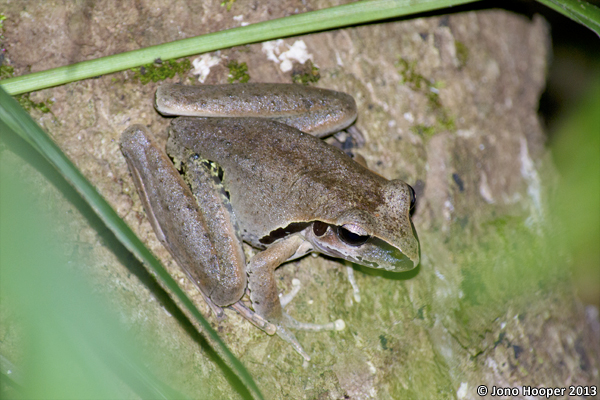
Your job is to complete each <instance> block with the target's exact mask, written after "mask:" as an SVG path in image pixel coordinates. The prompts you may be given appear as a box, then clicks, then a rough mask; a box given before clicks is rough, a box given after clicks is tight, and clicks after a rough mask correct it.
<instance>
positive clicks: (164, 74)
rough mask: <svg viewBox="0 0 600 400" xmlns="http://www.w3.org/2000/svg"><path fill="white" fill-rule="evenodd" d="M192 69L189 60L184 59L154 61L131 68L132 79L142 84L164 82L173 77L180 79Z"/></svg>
mask: <svg viewBox="0 0 600 400" xmlns="http://www.w3.org/2000/svg"><path fill="white" fill-rule="evenodd" d="M191 67H192V65H191V63H190V60H188V59H187V58H184V59H183V60H181V61H180V62H177V61H174V60H168V61H162V60H160V59H158V60H156V61H155V62H154V63H152V64H146V65H142V66H141V67H137V68H132V69H131V70H132V71H133V73H134V75H133V79H134V80H138V79H139V81H140V82H141V83H142V84H143V85H145V84H147V83H149V82H159V81H164V80H165V79H167V78H173V77H174V76H175V75H179V76H180V77H181V76H183V75H185V74H186V73H187V72H188V71H189V70H190V68H191Z"/></svg>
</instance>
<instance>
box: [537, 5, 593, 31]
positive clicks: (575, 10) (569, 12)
mask: <svg viewBox="0 0 600 400" xmlns="http://www.w3.org/2000/svg"><path fill="white" fill-rule="evenodd" d="M538 1H539V2H540V3H542V4H544V5H546V6H548V7H550V8H552V9H553V10H555V11H558V12H559V13H561V14H563V15H565V16H566V17H569V18H571V19H572V20H573V21H575V22H578V23H580V24H582V25H584V26H586V27H588V28H589V29H591V30H592V31H594V32H595V33H596V35H598V36H600V8H598V7H596V6H595V5H593V4H591V3H588V2H587V1H583V0H538Z"/></svg>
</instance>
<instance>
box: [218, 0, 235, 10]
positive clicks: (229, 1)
mask: <svg viewBox="0 0 600 400" xmlns="http://www.w3.org/2000/svg"><path fill="white" fill-rule="evenodd" d="M233 3H235V0H225V1H223V2H221V7H227V11H231V7H233Z"/></svg>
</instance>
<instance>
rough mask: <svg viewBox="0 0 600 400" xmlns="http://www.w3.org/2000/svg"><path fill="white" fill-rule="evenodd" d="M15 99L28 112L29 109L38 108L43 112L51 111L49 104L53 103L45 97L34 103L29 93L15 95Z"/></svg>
mask: <svg viewBox="0 0 600 400" xmlns="http://www.w3.org/2000/svg"><path fill="white" fill-rule="evenodd" d="M15 99H16V100H17V101H18V102H19V104H20V105H21V107H23V108H24V109H25V110H27V111H28V112H29V111H31V110H38V111H41V112H42V113H44V114H47V113H51V112H52V111H51V110H50V106H51V105H52V104H54V102H53V101H52V100H50V99H46V101H40V102H39V103H36V102H35V101H33V100H31V98H30V93H24V94H19V95H17V96H15Z"/></svg>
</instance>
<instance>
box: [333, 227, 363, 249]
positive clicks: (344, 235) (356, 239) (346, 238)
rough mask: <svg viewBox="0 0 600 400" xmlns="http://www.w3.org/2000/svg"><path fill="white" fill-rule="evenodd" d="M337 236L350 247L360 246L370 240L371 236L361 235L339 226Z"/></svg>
mask: <svg viewBox="0 0 600 400" xmlns="http://www.w3.org/2000/svg"><path fill="white" fill-rule="evenodd" d="M337 234H338V237H339V238H340V239H341V240H342V242H344V243H346V244H347V245H350V246H360V245H362V244H364V243H365V242H366V241H367V240H368V239H369V235H359V234H358V233H354V232H352V231H350V230H348V229H346V228H344V227H341V226H338V228H337Z"/></svg>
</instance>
